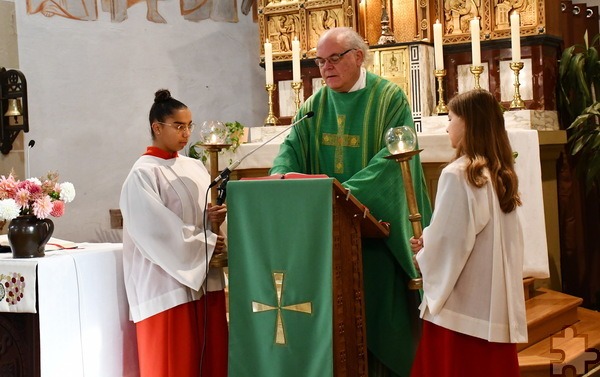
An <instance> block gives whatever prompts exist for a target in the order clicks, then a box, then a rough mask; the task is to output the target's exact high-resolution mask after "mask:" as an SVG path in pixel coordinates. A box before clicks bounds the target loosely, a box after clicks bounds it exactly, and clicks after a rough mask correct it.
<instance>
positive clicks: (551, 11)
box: [438, 0, 560, 44]
mask: <svg viewBox="0 0 600 377" xmlns="http://www.w3.org/2000/svg"><path fill="white" fill-rule="evenodd" d="M438 9H439V10H440V22H441V23H442V25H443V30H444V35H443V40H444V44H453V43H468V42H470V41H471V35H470V31H469V21H470V20H471V19H473V18H475V17H478V18H479V19H480V25H481V38H482V39H483V40H496V39H507V38H510V21H509V18H510V13H512V12H514V11H517V12H519V15H520V18H521V36H522V37H525V36H530V35H540V34H552V35H560V22H559V16H560V8H559V5H558V1H557V0H505V1H499V0H439V1H438Z"/></svg>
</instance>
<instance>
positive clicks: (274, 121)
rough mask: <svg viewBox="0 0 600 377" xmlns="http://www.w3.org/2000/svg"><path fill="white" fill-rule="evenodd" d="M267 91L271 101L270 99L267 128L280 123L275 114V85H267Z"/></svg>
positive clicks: (266, 119) (266, 120)
mask: <svg viewBox="0 0 600 377" xmlns="http://www.w3.org/2000/svg"><path fill="white" fill-rule="evenodd" d="M265 89H266V90H267V93H269V99H268V104H269V113H268V114H267V117H266V118H265V126H274V125H276V124H277V122H278V120H277V117H276V116H275V113H274V112H273V92H275V84H267V85H265Z"/></svg>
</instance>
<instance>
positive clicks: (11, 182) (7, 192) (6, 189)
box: [0, 174, 19, 199]
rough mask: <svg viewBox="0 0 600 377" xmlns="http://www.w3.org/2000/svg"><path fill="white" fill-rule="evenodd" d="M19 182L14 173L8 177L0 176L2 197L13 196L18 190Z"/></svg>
mask: <svg viewBox="0 0 600 377" xmlns="http://www.w3.org/2000/svg"><path fill="white" fill-rule="evenodd" d="M18 183H19V182H17V181H16V180H15V177H13V175H12V174H10V175H9V176H8V177H5V176H2V177H1V178H0V199H7V198H12V196H13V195H14V193H15V192H16V191H17V185H18Z"/></svg>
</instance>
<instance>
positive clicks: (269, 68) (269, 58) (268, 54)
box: [265, 39, 273, 85]
mask: <svg viewBox="0 0 600 377" xmlns="http://www.w3.org/2000/svg"><path fill="white" fill-rule="evenodd" d="M265 74H266V84H267V85H273V45H272V44H271V42H269V40H268V39H267V41H266V42H265Z"/></svg>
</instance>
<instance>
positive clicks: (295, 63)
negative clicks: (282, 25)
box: [292, 37, 300, 82]
mask: <svg viewBox="0 0 600 377" xmlns="http://www.w3.org/2000/svg"><path fill="white" fill-rule="evenodd" d="M292 81H293V82H300V41H299V40H298V38H296V37H295V38H294V40H293V41H292Z"/></svg>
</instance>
